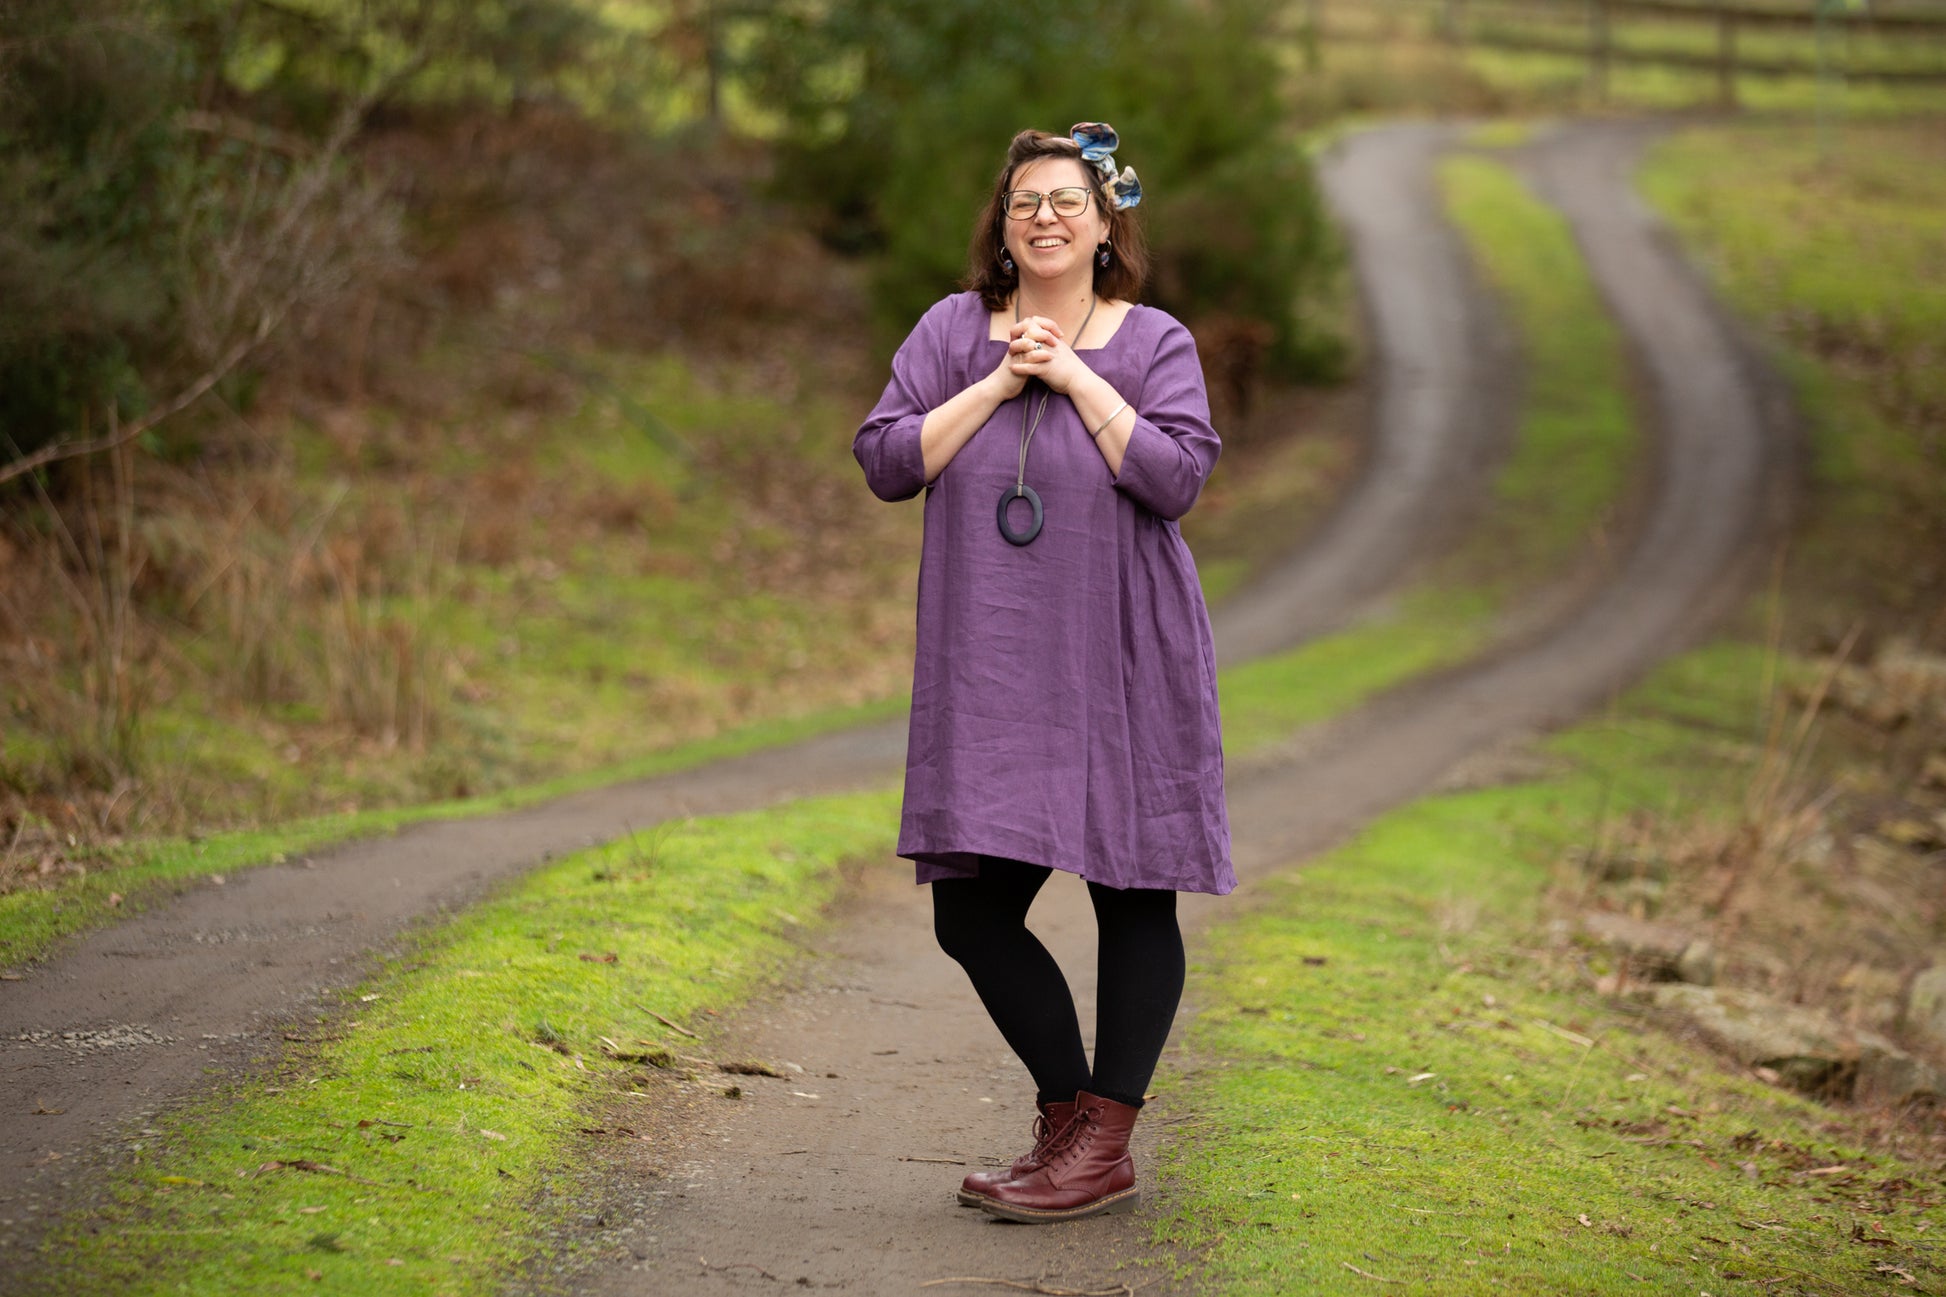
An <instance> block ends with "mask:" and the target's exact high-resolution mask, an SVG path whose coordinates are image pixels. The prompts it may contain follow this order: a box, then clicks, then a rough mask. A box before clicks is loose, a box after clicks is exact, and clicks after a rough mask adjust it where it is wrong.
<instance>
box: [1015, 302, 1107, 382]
mask: <svg viewBox="0 0 1946 1297" xmlns="http://www.w3.org/2000/svg"><path fill="white" fill-rule="evenodd" d="M1008 335H1009V338H1010V341H1009V342H1008V344H1007V345H1008V349H1009V350H1010V351H1011V352H1012V353H1013V371H1014V373H1016V374H1020V375H1022V376H1024V377H1027V378H1038V379H1040V380H1041V382H1043V383H1046V384H1047V385H1048V386H1049V387H1050V388H1052V389H1053V390H1054V391H1056V392H1062V393H1065V392H1066V391H1067V390H1068V389H1069V388H1070V387H1072V386H1074V382H1075V380H1076V379H1078V378H1080V377H1081V376H1082V375H1083V374H1091V373H1093V372H1094V371H1093V370H1091V369H1089V368H1088V366H1087V365H1086V364H1085V363H1084V362H1083V361H1082V359H1081V357H1079V356H1077V355H1075V354H1074V349H1073V348H1072V347H1070V346H1068V344H1067V341H1066V339H1064V338H1063V337H1062V336H1061V326H1060V325H1058V324H1056V323H1055V322H1054V321H1053V320H1050V319H1049V318H1047V317H1046V316H1045V315H1030V316H1028V317H1027V318H1026V319H1024V320H1019V321H1016V322H1015V323H1014V325H1013V327H1012V328H1010V329H1009V330H1008ZM1036 343H1038V344H1039V346H1038V347H1037V346H1035V345H1034V344H1036Z"/></svg>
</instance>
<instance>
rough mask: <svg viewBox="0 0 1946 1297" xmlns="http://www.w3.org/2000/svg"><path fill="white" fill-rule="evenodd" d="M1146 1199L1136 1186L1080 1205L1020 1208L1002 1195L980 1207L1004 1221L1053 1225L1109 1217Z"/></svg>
mask: <svg viewBox="0 0 1946 1297" xmlns="http://www.w3.org/2000/svg"><path fill="white" fill-rule="evenodd" d="M1141 1201H1142V1191H1141V1190H1140V1189H1137V1188H1135V1187H1133V1186H1130V1187H1129V1188H1127V1189H1124V1190H1122V1191H1121V1192H1120V1193H1111V1194H1109V1195H1108V1196H1107V1197H1105V1198H1097V1199H1095V1200H1094V1201H1093V1202H1084V1203H1082V1204H1081V1205H1080V1206H1079V1207H1053V1208H1047V1207H1016V1206H1014V1205H1013V1204H1012V1203H1007V1202H1001V1201H1000V1200H999V1199H998V1198H982V1199H980V1201H979V1202H978V1204H977V1205H978V1206H979V1207H980V1209H981V1210H982V1211H984V1212H986V1213H987V1215H989V1216H998V1217H999V1218H1000V1219H1001V1220H1011V1221H1018V1222H1019V1223H1020V1224H1022V1225H1052V1224H1054V1223H1055V1222H1056V1221H1063V1220H1081V1219H1083V1218H1084V1217H1088V1216H1107V1215H1111V1214H1113V1213H1114V1212H1118V1211H1133V1210H1134V1209H1135V1207H1136V1205H1137V1204H1139V1203H1140V1202H1141Z"/></svg>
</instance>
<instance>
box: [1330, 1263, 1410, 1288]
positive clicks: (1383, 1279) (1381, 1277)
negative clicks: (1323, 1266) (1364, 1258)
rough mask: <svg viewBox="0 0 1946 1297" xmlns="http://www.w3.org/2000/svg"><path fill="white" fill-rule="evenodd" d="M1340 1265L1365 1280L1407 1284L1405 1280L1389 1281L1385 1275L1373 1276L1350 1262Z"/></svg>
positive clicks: (1368, 1271)
mask: <svg viewBox="0 0 1946 1297" xmlns="http://www.w3.org/2000/svg"><path fill="white" fill-rule="evenodd" d="M1338 1264H1339V1265H1341V1266H1343V1267H1344V1268H1345V1269H1347V1270H1349V1271H1351V1272H1352V1273H1353V1274H1355V1275H1363V1276H1364V1277H1365V1278H1367V1279H1371V1280H1375V1281H1377V1282H1378V1283H1404V1282H1405V1280H1403V1279H1387V1278H1386V1277H1385V1276H1384V1275H1377V1274H1373V1273H1372V1272H1371V1271H1370V1270H1360V1269H1359V1268H1358V1267H1357V1266H1355V1265H1353V1264H1352V1263H1351V1262H1349V1261H1340V1262H1339V1263H1338Z"/></svg>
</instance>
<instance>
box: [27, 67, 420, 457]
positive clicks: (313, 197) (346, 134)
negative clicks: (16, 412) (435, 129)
mask: <svg viewBox="0 0 1946 1297" xmlns="http://www.w3.org/2000/svg"><path fill="white" fill-rule="evenodd" d="M426 59H427V55H426V53H424V52H421V53H420V54H418V55H416V56H414V57H413V58H411V59H408V60H407V61H406V62H405V63H403V64H401V65H400V66H399V67H398V68H396V69H394V70H393V71H392V72H391V73H389V74H388V75H386V76H384V77H382V78H380V79H379V80H378V82H377V83H375V84H374V85H373V86H371V87H370V88H369V89H368V90H366V91H365V93H364V94H362V95H360V96H358V98H356V99H354V100H353V101H351V102H350V103H348V104H346V105H345V106H344V108H343V109H342V110H341V111H340V112H339V114H338V118H337V120H336V121H335V122H333V123H332V127H331V131H330V133H329V134H328V135H327V136H326V137H325V139H324V142H323V143H322V144H320V145H319V146H318V147H317V149H316V150H315V151H313V152H312V153H311V156H310V158H309V160H308V162H307V165H306V166H305V169H304V170H303V171H302V172H301V173H300V174H299V175H298V177H297V178H296V180H295V181H293V183H292V184H291V187H290V190H289V192H288V196H287V197H286V199H285V200H284V202H283V203H282V204H281V209H280V210H279V211H278V212H277V214H276V219H275V220H274V221H273V222H272V224H271V228H270V230H269V232H268V234H267V235H266V237H265V238H264V240H263V244H264V246H267V247H273V248H274V247H281V246H284V245H286V244H287V243H288V242H290V241H291V240H292V238H293V236H294V232H295V230H296V227H297V224H298V222H299V221H301V220H302V219H303V218H304V216H305V214H306V213H307V212H309V211H310V209H311V208H312V206H314V205H315V204H316V203H317V202H318V200H319V199H321V198H322V197H323V195H324V192H325V189H326V186H327V185H328V183H329V180H330V174H331V167H332V165H333V164H334V163H335V162H336V161H337V160H338V158H339V156H340V155H341V154H343V152H344V151H345V149H346V148H347V147H348V146H349V145H350V143H351V141H352V138H353V136H355V135H356V134H357V133H358V129H359V127H360V126H362V125H363V124H364V121H365V118H366V117H367V116H368V115H369V114H370V112H371V110H372V109H373V108H374V107H375V106H376V105H377V104H378V103H379V101H380V100H382V99H384V98H385V97H386V96H387V95H389V94H391V93H392V91H394V90H395V89H397V88H398V87H399V86H400V85H401V84H403V83H404V82H405V81H407V80H408V79H410V78H411V77H412V76H413V75H414V74H415V73H417V72H418V70H419V69H420V68H421V67H423V66H424V65H425V62H426ZM204 118H210V119H211V120H212V121H214V120H215V119H214V118H213V117H212V115H210V114H197V113H191V114H188V115H187V116H186V117H185V119H184V122H185V125H188V126H190V128H191V129H195V125H196V123H199V122H202V121H203V119H204ZM203 124H205V125H207V124H208V123H203ZM302 294H303V288H302V286H301V285H300V286H298V287H295V288H292V289H290V290H289V291H287V292H285V293H283V294H282V295H280V297H279V299H278V300H276V301H274V302H273V303H271V304H270V305H267V306H265V307H264V308H263V309H262V310H260V311H259V312H258V313H257V322H256V325H255V327H254V328H252V329H251V330H250V332H249V333H248V334H247V335H246V336H245V337H243V338H241V339H239V340H238V341H237V342H235V343H233V344H232V345H231V346H230V347H229V348H228V349H227V350H226V351H224V352H223V354H222V356H221V357H220V358H219V359H218V360H217V361H216V363H215V364H214V365H212V366H211V367H210V368H209V369H207V370H205V371H204V372H203V374H202V375H201V376H200V377H198V378H196V379H195V380H194V381H192V382H191V383H190V384H189V385H188V386H187V387H185V388H183V389H182V390H181V391H180V392H178V393H176V395H175V396H173V397H171V398H170V399H169V400H167V401H164V402H163V403H162V404H161V405H159V406H157V407H156V408H155V409H153V410H151V411H149V412H148V413H147V414H145V415H143V416H142V417H141V418H140V419H137V420H135V421H134V422H133V423H130V424H126V425H119V424H117V422H116V416H115V411H114V410H113V408H112V407H111V409H110V411H109V419H110V429H111V430H110V432H109V433H108V435H106V436H104V437H97V438H94V439H92V440H85V441H76V442H66V443H61V442H57V443H55V444H53V445H49V446H43V447H42V448H41V449H39V450H37V451H35V452H34V453H33V454H31V455H26V456H23V457H22V458H20V459H17V460H14V461H13V462H12V463H10V464H6V465H0V485H5V484H6V483H8V482H11V481H13V480H14V479H15V478H17V477H23V476H25V475H26V474H28V473H32V472H34V471H36V470H37V469H40V468H44V467H46V466H47V465H48V464H52V463H56V462H59V461H61V460H67V459H76V458H79V457H82V456H86V455H95V454H99V453H101V452H102V451H107V450H113V449H115V448H117V447H119V446H125V445H128V444H129V443H130V442H132V441H134V440H135V439H136V438H138V437H140V436H141V435H142V434H143V433H145V432H148V431H150V430H151V429H153V428H154V427H156V426H157V425H158V424H160V423H162V422H163V421H164V420H165V419H169V418H172V417H174V416H175V415H177V414H180V413H181V412H182V411H184V410H186V409H188V408H189V407H190V406H191V405H193V404H195V403H196V402H197V401H198V400H201V399H202V397H203V396H204V395H205V394H206V393H207V392H208V391H209V390H210V389H211V388H213V387H215V386H216V385H217V384H218V383H220V382H222V381H223V379H224V378H225V377H226V376H228V375H229V373H230V372H231V371H232V370H234V369H235V368H236V367H237V366H238V365H240V364H242V363H243V361H244V360H245V359H246V358H247V357H248V356H249V355H250V354H251V353H252V352H254V351H255V350H256V349H257V348H258V347H260V346H262V345H263V344H264V342H265V341H266V340H267V339H269V337H270V335H271V334H272V333H274V332H275V331H276V329H277V327H278V325H279V324H281V323H282V322H283V320H284V318H285V317H286V316H287V315H288V314H289V313H290V311H291V309H292V308H293V307H295V306H296V305H297V303H298V301H299V300H300V298H301V297H302Z"/></svg>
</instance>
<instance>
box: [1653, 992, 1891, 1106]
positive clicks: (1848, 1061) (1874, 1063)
mask: <svg viewBox="0 0 1946 1297" xmlns="http://www.w3.org/2000/svg"><path fill="white" fill-rule="evenodd" d="M1655 1003H1656V1005H1657V1006H1658V1007H1659V1008H1665V1009H1671V1010H1675V1011H1677V1012H1680V1013H1682V1014H1683V1015H1684V1016H1686V1017H1687V1018H1688V1019H1689V1020H1690V1022H1691V1024H1692V1025H1693V1026H1694V1027H1695V1028H1696V1030H1697V1032H1698V1033H1700V1034H1701V1035H1702V1036H1703V1037H1704V1038H1705V1039H1706V1040H1708V1041H1709V1042H1710V1043H1711V1044H1713V1045H1715V1046H1716V1047H1717V1048H1718V1049H1721V1050H1722V1051H1724V1052H1725V1053H1727V1054H1729V1055H1731V1056H1732V1057H1734V1058H1735V1059H1736V1060H1737V1061H1738V1062H1740V1063H1742V1064H1744V1065H1745V1066H1747V1067H1751V1068H1754V1069H1759V1074H1760V1075H1761V1069H1766V1068H1767V1069H1769V1070H1770V1071H1772V1072H1774V1073H1776V1075H1777V1076H1778V1078H1779V1079H1780V1080H1782V1081H1783V1082H1784V1084H1786V1085H1789V1086H1792V1087H1793V1088H1795V1089H1799V1090H1803V1091H1805V1092H1807V1093H1810V1094H1817V1095H1827V1096H1830V1097H1834V1098H1846V1097H1849V1096H1850V1095H1851V1094H1852V1092H1853V1090H1854V1088H1855V1087H1856V1086H1857V1084H1858V1082H1859V1078H1860V1074H1861V1071H1863V1070H1865V1065H1866V1064H1868V1063H1869V1065H1870V1067H1871V1068H1872V1069H1875V1070H1874V1071H1872V1073H1871V1075H1872V1081H1871V1084H1872V1085H1873V1087H1875V1088H1874V1091H1873V1093H1874V1096H1875V1097H1876V1096H1878V1095H1882V1094H1884V1093H1885V1092H1887V1091H1889V1090H1891V1089H1895V1088H1897V1086H1898V1085H1899V1084H1901V1083H1902V1082H1901V1081H1900V1078H1899V1077H1898V1076H1897V1075H1895V1073H1896V1070H1897V1069H1898V1068H1899V1067H1901V1066H1903V1064H1902V1063H1901V1062H1900V1061H1899V1060H1905V1059H1910V1057H1911V1056H1910V1055H1908V1054H1906V1053H1905V1052H1904V1051H1903V1050H1901V1049H1899V1048H1898V1047H1897V1046H1896V1045H1894V1044H1893V1043H1892V1042H1891V1041H1890V1040H1888V1039H1886V1038H1885V1037H1884V1036H1882V1035H1880V1034H1878V1033H1877V1032H1875V1031H1868V1030H1861V1029H1856V1028H1848V1027H1846V1026H1845V1025H1844V1024H1843V1023H1840V1022H1838V1021H1836V1020H1835V1019H1833V1018H1831V1017H1830V1016H1828V1015H1826V1014H1823V1013H1819V1012H1816V1011H1815V1010H1812V1009H1807V1008H1803V1007H1802V1006H1799V1005H1794V1004H1785V1003H1783V1002H1781V1001H1779V1000H1773V999H1772V998H1770V997H1769V996H1767V995H1760V994H1758V993H1757V992H1755V991H1745V990H1738V989H1736V988H1709V987H1701V986H1688V985H1684V984H1680V983H1677V984H1672V985H1668V986H1661V987H1657V988H1656V992H1655Z"/></svg>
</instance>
